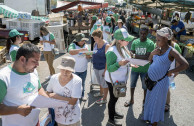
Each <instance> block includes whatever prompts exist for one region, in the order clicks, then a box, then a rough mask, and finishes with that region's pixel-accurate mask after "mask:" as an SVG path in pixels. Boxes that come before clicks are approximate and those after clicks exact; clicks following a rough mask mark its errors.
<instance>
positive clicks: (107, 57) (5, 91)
mask: <svg viewBox="0 0 194 126" xmlns="http://www.w3.org/2000/svg"><path fill="white" fill-rule="evenodd" d="M124 15H125V12H124V11H123V12H122V11H121V12H120V14H119V13H117V11H115V13H113V12H112V11H111V10H109V11H108V12H104V13H98V14H97V16H96V15H93V16H91V23H90V36H91V39H90V40H91V47H89V46H88V44H87V43H86V41H88V40H89V39H88V38H86V37H85V35H84V34H83V33H77V34H76V35H75V39H74V40H73V42H72V43H71V44H70V45H69V49H68V53H69V56H64V57H62V59H61V64H60V65H59V66H57V69H59V70H60V72H59V73H55V69H54V67H53V61H54V57H55V55H54V53H53V48H54V46H55V44H56V42H55V36H54V35H53V34H52V33H51V32H49V31H48V30H47V28H46V27H44V26H43V27H41V28H40V33H41V37H40V43H41V44H42V45H43V54H44V58H45V60H46V62H47V63H48V68H49V71H50V76H49V77H47V78H46V79H50V80H49V82H48V86H47V88H46V90H44V89H43V88H42V86H41V83H40V80H39V77H38V72H37V71H36V68H37V67H38V65H39V60H40V56H41V55H40V54H41V53H40V50H39V48H38V47H37V46H36V45H34V44H23V45H22V46H21V47H19V44H20V43H21V42H22V40H21V35H23V34H21V33H19V32H18V31H17V30H15V29H14V30H11V31H10V33H9V37H10V38H9V39H8V40H7V50H8V51H9V54H10V58H11V61H12V63H11V64H10V65H8V66H6V67H5V68H3V69H1V70H0V89H1V92H0V103H1V104H0V115H1V116H2V123H3V126H13V125H14V126H39V116H38V115H39V112H40V110H39V109H38V108H34V107H33V106H29V105H28V103H29V102H31V101H33V100H34V99H35V98H36V97H37V96H38V94H39V95H43V96H45V97H50V98H54V99H58V100H63V101H67V102H68V106H65V107H63V106H62V107H60V108H54V112H55V121H56V123H57V124H58V126H80V125H81V109H80V102H79V100H80V99H81V100H82V101H85V100H87V98H86V97H85V86H86V85H85V80H86V75H87V71H88V70H87V68H88V59H92V65H93V68H94V73H95V76H96V80H97V82H98V83H99V85H100V91H99V92H98V93H96V94H94V97H100V99H99V100H97V101H96V104H106V103H107V95H108V94H109V95H110V99H109V101H108V117H109V119H108V123H109V124H111V125H113V126H122V124H121V123H120V122H119V121H118V119H122V118H123V117H124V115H123V114H122V113H119V112H116V109H115V108H116V103H117V101H118V99H119V98H118V97H116V96H115V94H114V91H113V87H114V84H115V82H125V83H127V80H128V79H129V80H130V93H131V98H129V101H126V102H125V103H124V106H125V107H128V106H130V105H132V104H134V102H135V99H134V92H135V87H136V84H137V80H138V77H139V76H140V78H141V82H142V89H143V91H144V99H143V106H142V108H143V120H145V121H147V122H149V123H150V125H151V126H156V125H157V123H158V122H159V121H164V112H165V111H168V110H169V106H170V105H169V103H170V100H169V99H170V92H169V78H168V77H170V76H172V75H173V74H174V77H176V75H177V74H178V73H179V72H180V71H183V70H185V69H187V67H188V62H187V61H186V60H185V59H184V57H182V56H181V54H180V51H181V50H180V48H179V47H178V45H177V44H176V43H175V42H174V41H172V40H173V38H174V37H173V34H176V32H175V31H173V29H174V27H173V26H172V30H171V29H170V28H168V27H164V28H161V29H160V30H157V36H156V43H155V44H154V42H153V41H152V40H150V39H149V38H148V33H149V28H148V26H146V25H142V26H141V27H140V31H139V38H137V39H135V37H134V36H132V35H130V34H129V33H128V29H127V28H126V26H125V22H126V20H125V18H126V17H125V16H124ZM173 21H174V20H173ZM116 22H117V24H116ZM181 31H182V30H181ZM181 31H179V32H181ZM129 43H132V44H131V48H130V49H128V46H127V45H128V44H129ZM90 49H91V50H93V51H94V52H96V53H93V54H92V55H91V54H87V53H82V52H84V51H88V50H90ZM130 58H134V59H142V60H149V61H150V63H149V64H147V65H145V66H138V65H136V64H131V63H130V61H129V60H128V59H130ZM130 67H131V68H130ZM130 69H131V70H130ZM129 75H130V76H129ZM147 75H148V77H149V78H150V79H151V80H152V81H156V82H157V84H156V85H155V86H154V87H153V89H152V90H148V89H147V87H146V85H145V82H144V80H145V77H146V76H147ZM161 78H162V79H161ZM158 80H160V81H158ZM167 94H168V97H167Z"/></svg>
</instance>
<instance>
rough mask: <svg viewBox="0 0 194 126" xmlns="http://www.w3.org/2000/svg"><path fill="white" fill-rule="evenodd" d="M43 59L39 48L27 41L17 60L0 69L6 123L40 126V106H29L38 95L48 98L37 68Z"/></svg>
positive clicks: (0, 107)
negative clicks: (38, 107)
mask: <svg viewBox="0 0 194 126" xmlns="http://www.w3.org/2000/svg"><path fill="white" fill-rule="evenodd" d="M39 59H40V50H39V49H38V47H37V46H35V45H34V44H24V45H23V46H21V47H20V48H19V49H18V51H17V54H16V60H15V62H13V63H12V64H9V65H8V66H6V67H4V68H3V69H1V70H0V89H1V93H0V115H1V117H2V124H3V125H2V126H39V113H40V109H37V108H34V107H32V106H29V105H28V104H29V103H31V102H32V101H34V99H35V98H36V97H37V96H38V95H43V96H45V97H48V96H47V94H46V92H45V91H44V89H43V88H42V86H41V83H40V80H39V77H38V73H37V71H36V67H37V66H38V65H39Z"/></svg>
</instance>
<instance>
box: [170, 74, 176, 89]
mask: <svg viewBox="0 0 194 126" xmlns="http://www.w3.org/2000/svg"><path fill="white" fill-rule="evenodd" d="M169 84H170V88H171V89H173V90H174V89H175V88H176V85H175V82H174V74H172V76H170V77H169Z"/></svg>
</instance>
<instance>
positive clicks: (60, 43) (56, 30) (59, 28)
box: [47, 25, 66, 53]
mask: <svg viewBox="0 0 194 126" xmlns="http://www.w3.org/2000/svg"><path fill="white" fill-rule="evenodd" d="M47 28H48V30H49V31H50V32H51V33H53V34H54V36H55V41H56V45H57V48H58V49H59V52H60V53H65V48H66V47H65V42H64V34H63V25H56V26H48V27H47Z"/></svg>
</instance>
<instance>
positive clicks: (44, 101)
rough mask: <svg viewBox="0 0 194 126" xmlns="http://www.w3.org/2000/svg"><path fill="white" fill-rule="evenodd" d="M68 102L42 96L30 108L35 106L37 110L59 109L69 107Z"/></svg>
mask: <svg viewBox="0 0 194 126" xmlns="http://www.w3.org/2000/svg"><path fill="white" fill-rule="evenodd" d="M67 104H68V102H67V101H61V100H57V99H53V98H47V97H45V96H42V95H38V96H37V97H36V98H35V99H34V101H33V102H32V103H31V104H29V105H30V106H34V107H36V108H57V107H62V106H65V105H67Z"/></svg>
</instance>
